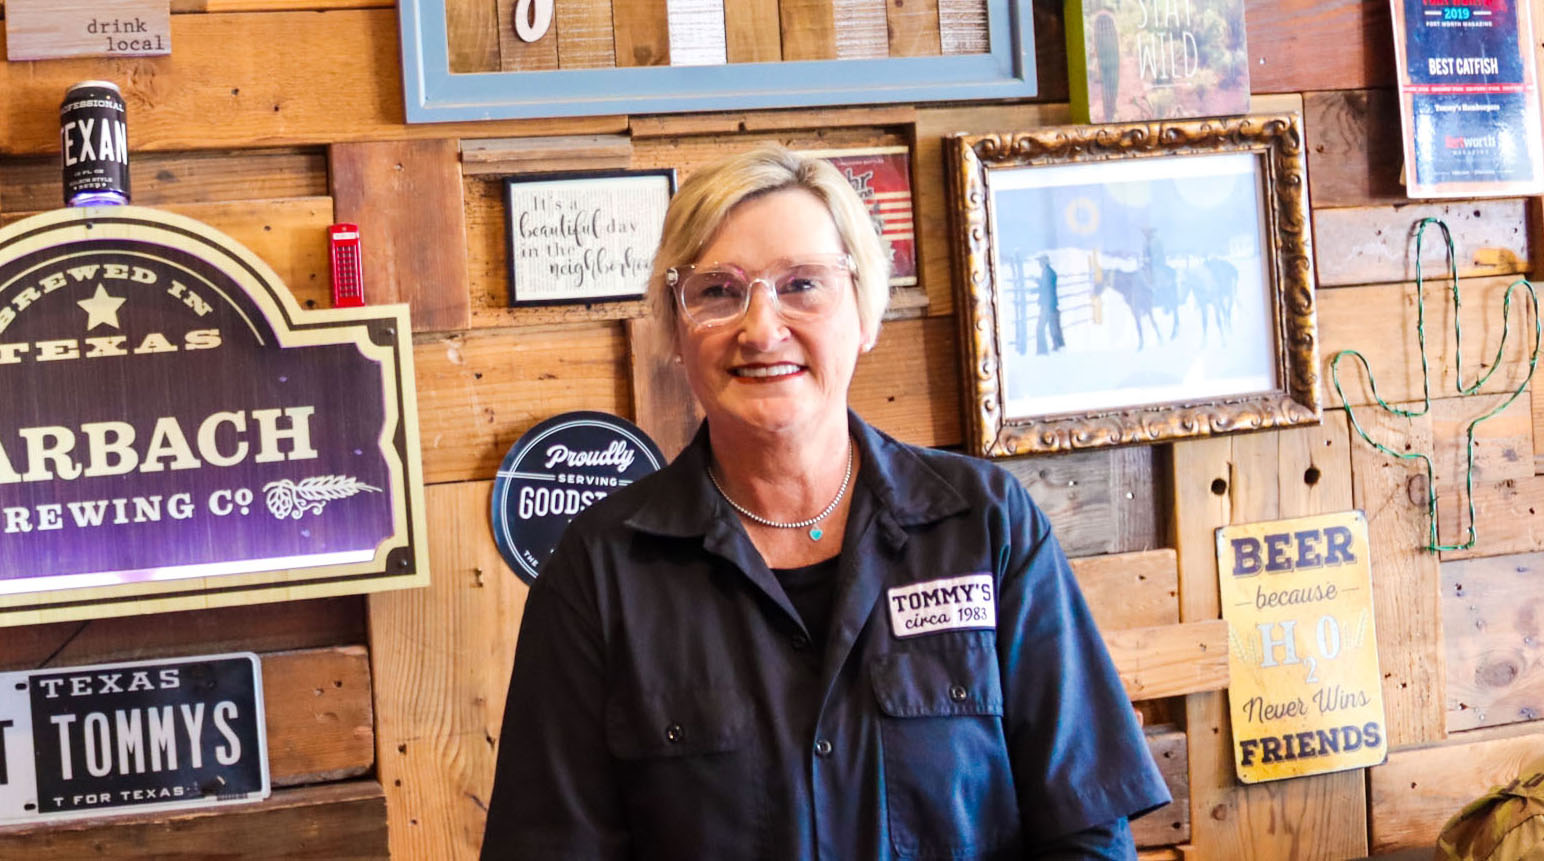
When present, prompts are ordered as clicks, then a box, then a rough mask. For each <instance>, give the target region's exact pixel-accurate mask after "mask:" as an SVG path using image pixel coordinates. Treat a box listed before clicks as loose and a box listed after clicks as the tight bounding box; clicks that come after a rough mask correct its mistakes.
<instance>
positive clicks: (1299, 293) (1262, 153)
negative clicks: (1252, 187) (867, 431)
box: [946, 113, 1321, 457]
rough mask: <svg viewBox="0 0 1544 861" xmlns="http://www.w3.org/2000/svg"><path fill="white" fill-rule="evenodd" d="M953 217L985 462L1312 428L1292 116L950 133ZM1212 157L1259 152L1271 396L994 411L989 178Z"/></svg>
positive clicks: (960, 302) (1310, 310)
mask: <svg viewBox="0 0 1544 861" xmlns="http://www.w3.org/2000/svg"><path fill="white" fill-rule="evenodd" d="M946 150H947V153H948V158H949V171H948V173H949V193H950V201H951V204H952V205H951V207H950V208H951V210H952V211H953V214H954V217H955V226H954V237H955V250H956V255H957V259H956V263H957V264H958V265H957V266H956V267H955V283H956V291H955V292H956V296H957V307H956V309H955V310H956V316H957V318H958V319H959V322H960V342H961V345H962V351H961V352H962V357H963V370H964V377H963V383H964V386H963V389H962V391H963V393H964V399H965V425H966V433H965V439H966V445H967V447H968V448H969V449H970V451H971V452H972V453H974V454H977V455H982V456H986V457H1003V456H1008V455H1017V454H1028V453H1032V452H1055V451H1069V450H1073V449H1081V448H1094V447H1098V446H1107V445H1124V444H1130V443H1149V442H1160V441H1163V440H1173V439H1184V438H1187V437H1197V436H1207V435H1211V434H1219V433H1231V432H1234V431H1245V430H1262V429H1265V428H1283V427H1291V426H1295V425H1311V424H1317V423H1318V422H1319V420H1320V417H1321V413H1320V408H1319V371H1318V367H1319V356H1318V354H1319V347H1318V337H1317V333H1316V331H1315V322H1314V280H1313V265H1312V259H1313V256H1312V239H1311V238H1310V236H1309V211H1308V180H1307V167H1306V155H1305V153H1304V152H1303V127H1302V119H1301V117H1300V116H1299V115H1298V114H1295V113H1292V114H1270V115H1256V116H1246V117H1239V118H1233V119H1215V120H1185V121H1178V122H1162V123H1131V124H1124V125H1101V126H1062V127H1056V128H1045V129H1037V130H1034V131H1025V132H1006V133H995V134H968V133H963V132H962V133H959V134H956V135H954V136H953V137H952V138H950V140H949V141H948V146H947V147H946ZM1223 152H1250V153H1255V154H1257V155H1258V156H1259V164H1260V170H1261V172H1262V179H1263V183H1264V189H1265V195H1266V205H1265V215H1266V223H1265V224H1264V225H1263V227H1264V231H1263V233H1264V237H1265V240H1266V241H1267V243H1268V247H1267V248H1266V250H1265V257H1266V258H1267V260H1268V261H1269V263H1270V270H1271V271H1270V283H1271V287H1272V291H1271V300H1270V302H1271V304H1272V305H1273V306H1274V312H1275V323H1274V329H1275V334H1276V362H1277V375H1276V378H1277V379H1278V380H1282V381H1285V386H1284V387H1282V388H1278V389H1276V390H1274V391H1269V392H1262V393H1258V394H1251V395H1246V396H1241V397H1230V398H1225V399H1216V398H1213V399H1208V400H1204V401H1195V402H1188V401H1181V402H1174V403H1158V404H1147V405H1142V406H1139V407H1135V408H1126V409H1117V410H1107V411H1102V412H1089V413H1073V414H1061V415H1051V416H1037V417H1010V416H1006V415H1004V410H1003V408H1002V404H1003V402H1004V401H1003V391H1002V388H1003V380H1002V376H1001V374H1000V372H999V356H1000V353H999V350H1000V345H999V343H998V341H999V330H998V327H997V317H998V313H997V301H998V295H999V291H998V289H997V283H998V282H997V277H996V272H997V269H998V264H997V255H996V250H997V242H996V241H995V240H996V238H995V237H994V236H993V235H992V230H993V223H994V219H993V218H992V217H991V213H990V212H989V211H988V210H989V205H990V204H989V201H990V200H991V195H990V194H989V190H990V188H991V181H992V173H993V172H994V171H997V170H1001V169H1005V168H1021V167H1029V166H1035V165H1058V164H1072V163H1078V162H1098V161H1106V160H1113V159H1132V158H1172V157H1184V156H1187V155H1202V154H1209V153H1223Z"/></svg>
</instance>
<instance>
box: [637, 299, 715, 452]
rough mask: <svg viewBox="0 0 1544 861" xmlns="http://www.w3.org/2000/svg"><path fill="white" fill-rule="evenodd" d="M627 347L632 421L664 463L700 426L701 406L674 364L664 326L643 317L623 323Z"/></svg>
mask: <svg viewBox="0 0 1544 861" xmlns="http://www.w3.org/2000/svg"><path fill="white" fill-rule="evenodd" d="M627 347H628V350H627V353H628V356H627V364H628V369H629V370H630V371H631V374H632V384H633V420H634V421H635V422H637V424H638V427H640V428H642V429H643V432H644V433H646V434H648V435H649V438H650V439H652V440H654V444H655V445H657V446H659V450H660V453H661V454H663V455H664V456H665V459H666V460H675V456H676V455H678V454H680V453H681V449H684V448H686V444H687V443H689V442H691V441H692V436H693V435H694V434H696V432H697V427H698V425H700V424H701V423H702V407H701V406H700V405H699V404H698V403H697V399H696V397H695V396H694V395H693V394H692V389H691V385H690V384H689V383H687V381H686V371H685V369H683V368H682V367H681V364H680V363H679V362H678V361H676V360H677V358H679V357H678V356H677V354H676V350H675V343H674V341H672V340H671V338H670V334H669V333H668V332H666V331H665V327H664V326H662V325H661V324H660V323H658V322H656V321H655V320H654V319H652V318H647V317H645V318H639V319H635V320H628V321H627Z"/></svg>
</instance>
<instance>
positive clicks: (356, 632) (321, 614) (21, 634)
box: [0, 597, 365, 671]
mask: <svg viewBox="0 0 1544 861" xmlns="http://www.w3.org/2000/svg"><path fill="white" fill-rule="evenodd" d="M364 614H365V607H364V599H363V598H359V597H347V598H316V599H312V600H309V601H288V602H285V603H281V604H252V605H250V606H246V607H221V608H219V609H213V610H193V611H188V612H182V613H153V614H149V615H144V616H121V617H117V618H112V619H91V620H88V621H85V622H51V623H49V624H46V625H31V626H24V627H17V628H7V629H5V648H4V649H0V671H9V670H34V669H43V668H45V667H79V666H85V665H87V664H105V663H110V662H113V661H139V660H148V659H152V658H168V657H180V656H184V655H217V654H220V653H221V652H236V651H248V650H250V651H254V652H277V651H284V650H291V649H316V648H321V647H325V646H336V645H347V644H350V643H363V642H364V641H365V621H364V620H365V615H364Z"/></svg>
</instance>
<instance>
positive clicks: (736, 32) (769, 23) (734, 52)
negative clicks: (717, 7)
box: [724, 0, 783, 63]
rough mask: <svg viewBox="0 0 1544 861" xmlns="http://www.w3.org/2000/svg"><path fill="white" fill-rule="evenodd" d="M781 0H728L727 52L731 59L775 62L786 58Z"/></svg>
mask: <svg viewBox="0 0 1544 861" xmlns="http://www.w3.org/2000/svg"><path fill="white" fill-rule="evenodd" d="M778 6H779V4H778V0H724V43H725V52H726V54H727V56H728V60H729V62H731V63H771V62H776V61H778V60H781V59H782V58H783V33H782V22H781V19H780V17H779V12H778Z"/></svg>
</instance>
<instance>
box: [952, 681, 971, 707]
mask: <svg viewBox="0 0 1544 861" xmlns="http://www.w3.org/2000/svg"><path fill="white" fill-rule="evenodd" d="M968 696H970V692H969V691H967V690H965V686H964V685H951V686H950V687H949V699H951V700H954V701H955V702H957V703H962V702H965V698H966V697H968Z"/></svg>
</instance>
